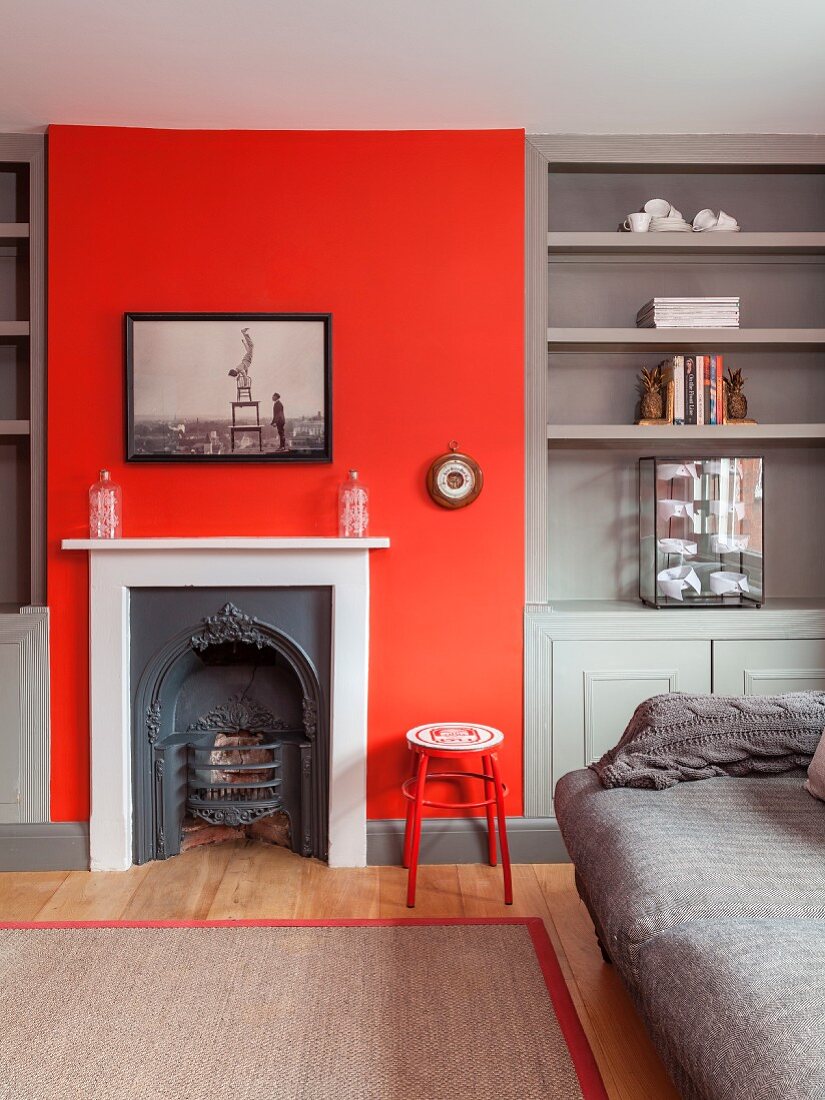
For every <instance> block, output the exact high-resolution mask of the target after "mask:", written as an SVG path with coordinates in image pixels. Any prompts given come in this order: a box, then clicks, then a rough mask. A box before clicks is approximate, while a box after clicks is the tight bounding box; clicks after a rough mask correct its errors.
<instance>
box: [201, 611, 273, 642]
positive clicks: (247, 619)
mask: <svg viewBox="0 0 825 1100" xmlns="http://www.w3.org/2000/svg"><path fill="white" fill-rule="evenodd" d="M226 642H243V643H244V644H246V645H254V646H255V647H256V648H257V649H277V648H278V647H277V646H276V644H275V641H274V639H273V638H271V637H270V636H269V634H267V632H266V629H265V627H264V624H263V623H262V622H261V621H260V619H255V618H253V617H252V616H251V615H246V614H245V613H244V612H243V611H241V609H240V608H239V607H236V606H235V605H234V604H233V603H225V604H224V605H223V607H222V608H221V609H220V611H219V612H218V613H217V614H216V615H209V616H208V617H207V618H205V619H204V620H203V627H202V629H201V630H199V631H198V632H197V633H196V634H193V635H192V637H191V638H190V644H191V646H192V648H193V649H196V650H197V651H198V652H199V653H202V652H203V651H204V650H205V649H208V648H209V646H212V645H223V644H225V643H226Z"/></svg>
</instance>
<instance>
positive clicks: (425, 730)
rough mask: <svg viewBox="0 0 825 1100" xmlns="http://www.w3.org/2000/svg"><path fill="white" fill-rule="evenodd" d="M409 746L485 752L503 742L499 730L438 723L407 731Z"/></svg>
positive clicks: (502, 736)
mask: <svg viewBox="0 0 825 1100" xmlns="http://www.w3.org/2000/svg"><path fill="white" fill-rule="evenodd" d="M407 740H408V741H409V743H410V744H411V745H416V746H417V747H418V748H422V749H439V750H447V751H449V750H452V751H454V752H486V751H489V750H490V749H492V748H494V747H495V746H496V745H500V744H501V742H502V741H503V740H504V734H503V733H502V732H501V730H497V729H493V727H492V726H477V725H476V724H475V723H471V722H438V723H434V724H432V725H427V726H416V727H415V729H411V730H408V731H407Z"/></svg>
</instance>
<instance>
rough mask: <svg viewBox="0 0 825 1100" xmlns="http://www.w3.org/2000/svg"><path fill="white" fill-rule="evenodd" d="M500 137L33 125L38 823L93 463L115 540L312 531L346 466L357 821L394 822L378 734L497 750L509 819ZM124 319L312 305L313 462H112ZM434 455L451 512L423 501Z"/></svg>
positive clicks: (518, 305)
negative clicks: (357, 558) (451, 474)
mask: <svg viewBox="0 0 825 1100" xmlns="http://www.w3.org/2000/svg"><path fill="white" fill-rule="evenodd" d="M523 182H524V181H523V137H522V134H521V132H520V131H484V132H450V133H441V132H414V133H334V132H317V133H297V132H209V131H163V130H158V131H151V130H134V129H113V128H108V127H65V126H55V127H52V128H51V130H50V132H49V436H48V442H49V464H48V489H49V495H48V538H49V604H50V605H51V609H52V627H51V629H52V727H53V735H52V736H53V755H52V816H53V818H54V819H55V820H77V819H83V818H85V817H87V815H88V798H89V791H88V769H89V760H88V720H89V718H88V687H87V685H88V657H87V650H88V614H87V599H88V591H87V583H88V574H87V563H86V560H85V556H84V555H82V554H79V553H77V552H72V553H69V552H64V551H62V550H61V549H60V546H59V544H60V540H61V539H62V538H65V537H67V536H82V535H84V533H85V532H86V530H87V497H86V493H87V488H88V486H89V484H90V482H92V481H93V480H94V479H95V477H96V473H97V470H98V469H99V468H100V467H101V466H106V467H108V468H109V469H110V470H112V472H113V477H114V478H115V479H116V480H117V481H119V482H120V483H121V484H122V485H123V491H124V534H127V535H134V536H141V535H143V536H146V535H225V534H245V535H300V534H313V535H332V534H335V533H336V525H337V520H336V493H337V486H338V483H339V481H340V480H341V479H342V478H343V476H344V475H345V473H346V470H347V468H348V467H350V466H355V467H357V468H358V469H359V470H360V471H361V473H362V477H363V480H364V482H365V483H366V484H367V485H368V486H369V488H370V490H371V493H372V517H373V518H372V533H374V534H386V535H389V536H390V537H391V539H392V548H391V549H390V550H389V551H381V552H378V553H374V554H373V555H372V580H373V586H372V624H371V631H372V633H371V657H370V677H371V679H370V710H369V721H370V727H369V745H370V758H369V813H370V816H371V817H395V816H400V815H401V813H402V805H401V800H400V798H399V796H398V793H397V787H398V783H399V780H400V778H401V776H402V773H403V774H406V772H405V769H406V766H407V754H406V752H405V750H404V748H403V734H404V731H405V729H406V728H407V727H409V726H412V725H415V724H417V723H420V722H426V721H430V720H436V719H440V720H449V719H462V718H463V719H476V720H478V721H483V722H487V723H490V724H492V725H495V726H499V727H501V728H502V729H504V730H505V731H506V732H507V734H508V744H507V748H506V753H505V759H504V763H505V766H506V772H507V778H508V779H509V782H510V785H511V788H512V790H513V794H512V796H511V801H510V811H511V812H512V813H520V812H521V749H520V741H521V673H522V646H521V621H522V614H521V613H522V578H523V565H522V562H523V514H522V513H523V503H522V498H523V465H524V446H523V387H522V311H523V256H522V250H523V243H522V242H523ZM127 310H182V311H186V310H206V311H208V310H215V311H242V310H261V311H267V310H269V311H302V310H307V311H311V310H318V311H331V312H332V314H333V339H334V347H333V364H334V365H333V369H334V386H333V392H334V418H335V428H334V431H335V440H334V442H335V455H334V459H335V461H334V463H333V464H332V465H331V466H330V465H318V466H303V467H291V468H286V467H280V468H275V467H272V466H266V465H261V466H253V467H245V468H244V470H243V474H242V476H241V473H240V471H239V470H237V469H234V468H231V467H228V466H227V467H222V466H215V467H202V468H197V467H190V466H184V467H181V466H173V465H169V466H162V465H159V466H155V465H151V466H138V465H127V464H126V463H124V461H123V365H122V358H123V356H122V340H121V326H122V315H123V313H124V311H127ZM453 437H455V438H457V439H458V440H459V441H460V443H461V446H462V448H464V449H466V450H467V451H469V452H470V453H471V454H473V455H474V456H475V457H476V458H477V459H478V461H479V462H480V463H481V465H482V467H483V468H484V473H485V487H484V491H483V493H482V495H481V497H480V498H479V499H478V501H477V502H476V503H475V504H474V505H472V506H471V507H469V508H467V509H464V510H460V511H457V512H450V511H447V510H444V509H441V508H438V507H436V505H434V504H433V503H432V502H431V501H430V499H429V497H428V496H427V493H426V490H425V487H424V475H425V472H426V469H427V466H428V464H429V462H430V461H431V459H432V458H433V457H434V456H435V455H436V454H438V453H440V452H441V451H443V450H444V449H445V448H446V444H447V441H448V440H449V439H451V438H453Z"/></svg>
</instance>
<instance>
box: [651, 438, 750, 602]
mask: <svg viewBox="0 0 825 1100" xmlns="http://www.w3.org/2000/svg"><path fill="white" fill-rule="evenodd" d="M763 478H764V461H763V459H762V458H641V459H639V540H640V544H639V596H640V597H641V600H642V602H643V603H646V604H648V605H649V606H650V607H743V606H753V607H761V606H762V603H763V600H764V598H765V591H764V558H763V499H764V480H763Z"/></svg>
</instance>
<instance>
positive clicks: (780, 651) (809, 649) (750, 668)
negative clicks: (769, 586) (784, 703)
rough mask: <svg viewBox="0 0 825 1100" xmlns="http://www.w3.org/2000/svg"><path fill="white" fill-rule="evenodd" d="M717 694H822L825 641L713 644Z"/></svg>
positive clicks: (714, 678)
mask: <svg viewBox="0 0 825 1100" xmlns="http://www.w3.org/2000/svg"><path fill="white" fill-rule="evenodd" d="M713 690H714V692H715V693H716V694H717V695H777V694H779V693H780V692H783V691H825V639H820V638H816V639H807V640H804V641H793V640H791V639H787V638H778V639H772V640H770V641H743V642H714V643H713Z"/></svg>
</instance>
